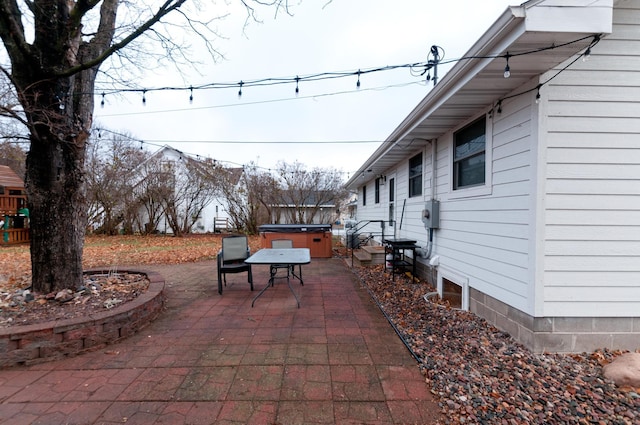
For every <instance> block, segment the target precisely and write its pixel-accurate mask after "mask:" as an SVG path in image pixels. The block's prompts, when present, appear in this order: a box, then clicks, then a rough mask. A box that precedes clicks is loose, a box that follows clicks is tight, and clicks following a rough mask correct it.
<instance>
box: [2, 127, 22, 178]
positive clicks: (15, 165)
mask: <svg viewBox="0 0 640 425" xmlns="http://www.w3.org/2000/svg"><path fill="white" fill-rule="evenodd" d="M26 158H27V153H26V152H25V151H24V149H22V144H20V143H17V142H15V141H14V140H13V139H12V138H11V137H7V138H6V139H4V140H0V165H6V166H8V167H9V168H11V169H12V170H13V172H14V173H16V174H17V175H18V176H20V178H21V179H24V173H25V165H26V162H25V161H26Z"/></svg>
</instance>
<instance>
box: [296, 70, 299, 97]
mask: <svg viewBox="0 0 640 425" xmlns="http://www.w3.org/2000/svg"><path fill="white" fill-rule="evenodd" d="M299 82H300V77H298V76H297V75H296V96H297V95H298V94H299V93H300V88H299V87H298V83H299Z"/></svg>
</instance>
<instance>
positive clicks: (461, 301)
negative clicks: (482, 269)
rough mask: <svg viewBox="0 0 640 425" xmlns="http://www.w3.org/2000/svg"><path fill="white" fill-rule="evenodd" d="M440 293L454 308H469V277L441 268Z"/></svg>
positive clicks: (439, 274)
mask: <svg viewBox="0 0 640 425" xmlns="http://www.w3.org/2000/svg"><path fill="white" fill-rule="evenodd" d="M438 293H439V294H440V297H441V298H442V300H443V301H446V302H448V303H449V305H450V306H451V307H452V308H457V309H460V310H469V279H467V278H465V277H463V276H459V275H457V274H455V273H451V272H449V271H442V270H441V271H440V272H439V273H438Z"/></svg>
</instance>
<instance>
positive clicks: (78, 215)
mask: <svg viewBox="0 0 640 425" xmlns="http://www.w3.org/2000/svg"><path fill="white" fill-rule="evenodd" d="M58 130H60V131H61V132H62V134H68V135H73V134H74V133H75V132H74V131H73V130H72V129H68V130H67V131H65V130H63V129H60V128H58ZM84 139H86V133H81V134H80V135H76V136H75V137H68V138H67V140H65V139H62V140H61V139H60V138H59V137H58V136H57V135H53V134H43V135H40V137H32V139H31V150H30V151H29V154H28V156H27V176H26V189H27V196H28V206H29V215H30V220H31V271H32V284H33V289H34V290H35V291H37V292H47V293H48V292H52V291H56V290H60V289H63V288H71V289H76V288H78V287H79V286H81V285H82V252H83V247H84V234H85V226H86V199H85V193H84V178H83V171H82V170H84V165H83V164H84V152H85V149H84V147H85V142H84Z"/></svg>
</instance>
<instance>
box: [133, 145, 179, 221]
mask: <svg viewBox="0 0 640 425" xmlns="http://www.w3.org/2000/svg"><path fill="white" fill-rule="evenodd" d="M137 173H138V176H137V182H136V184H135V185H134V188H133V193H134V199H135V200H136V204H137V205H138V207H139V210H140V211H138V213H137V214H136V217H137V218H136V220H137V223H136V227H137V228H138V230H139V231H140V232H141V233H143V234H151V233H155V232H157V231H158V230H159V229H158V225H159V224H160V221H161V220H162V217H163V215H164V205H163V199H167V198H170V197H171V196H172V195H171V194H172V193H173V191H174V178H175V171H174V164H173V163H172V162H170V161H165V160H164V158H162V157H158V156H155V157H151V158H148V159H147V160H146V161H144V162H143V163H142V164H141V165H140V166H139V167H138V169H137Z"/></svg>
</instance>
